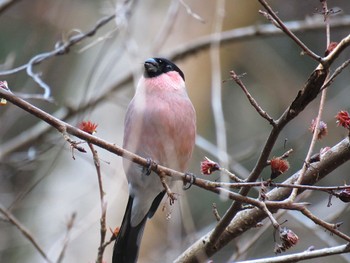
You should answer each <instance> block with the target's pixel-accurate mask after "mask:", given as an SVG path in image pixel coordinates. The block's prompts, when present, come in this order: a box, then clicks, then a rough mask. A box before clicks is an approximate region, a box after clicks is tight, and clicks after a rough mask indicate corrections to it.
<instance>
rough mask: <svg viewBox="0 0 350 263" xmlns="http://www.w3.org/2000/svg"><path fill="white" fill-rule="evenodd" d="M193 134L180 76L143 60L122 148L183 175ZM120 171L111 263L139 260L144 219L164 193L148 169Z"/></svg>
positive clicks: (128, 165)
mask: <svg viewBox="0 0 350 263" xmlns="http://www.w3.org/2000/svg"><path fill="white" fill-rule="evenodd" d="M195 133H196V114H195V110H194V108H193V105H192V103H191V101H190V99H189V97H188V95H187V91H186V86H185V77H184V74H183V72H182V71H181V70H180V69H179V68H178V67H177V66H176V65H175V64H174V63H172V62H171V61H169V60H167V59H164V58H150V59H147V60H146V61H145V62H144V73H143V76H142V77H141V78H140V80H139V83H138V85H137V89H136V93H135V96H134V98H133V99H132V101H131V102H130V104H129V106H128V109H127V112H126V116H125V127H124V142H123V147H124V148H125V149H127V150H129V151H131V152H134V153H136V154H138V155H140V156H142V157H144V158H147V159H148V160H152V161H153V162H155V163H157V164H160V165H163V166H166V167H169V168H172V169H175V170H178V171H181V172H184V171H185V170H186V169H187V166H188V163H189V160H190V158H191V155H192V151H193V147H194V143H195ZM123 167H124V171H125V173H126V176H127V179H128V183H129V200H128V204H127V206H126V211H125V214H124V218H123V221H122V225H121V227H120V230H119V233H118V235H117V238H116V242H115V244H114V250H113V263H133V262H136V261H137V258H138V251H139V248H140V243H141V238H142V234H143V230H144V227H145V224H146V221H147V218H151V217H152V216H153V215H154V213H155V212H156V210H157V208H158V206H159V204H160V202H161V200H162V198H163V196H164V194H165V189H164V186H163V185H162V183H161V181H160V178H159V176H158V175H157V174H156V173H154V172H152V171H151V169H147V168H145V167H142V166H140V165H137V164H135V163H132V162H130V161H128V160H126V159H124V160H123ZM167 180H171V179H170V177H168V179H167ZM167 183H170V181H167Z"/></svg>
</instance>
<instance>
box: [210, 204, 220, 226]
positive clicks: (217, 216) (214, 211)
mask: <svg viewBox="0 0 350 263" xmlns="http://www.w3.org/2000/svg"><path fill="white" fill-rule="evenodd" d="M212 209H213V214H214V217H215V219H216V221H218V222H219V221H220V220H221V216H220V215H219V212H218V208H217V207H216V203H213V205H212Z"/></svg>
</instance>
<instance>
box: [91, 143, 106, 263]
mask: <svg viewBox="0 0 350 263" xmlns="http://www.w3.org/2000/svg"><path fill="white" fill-rule="evenodd" d="M88 145H89V148H90V151H91V153H92V156H93V159H94V165H95V168H96V173H97V181H98V190H99V194H100V204H101V218H100V246H99V248H98V253H97V259H96V263H102V261H103V253H104V250H105V246H104V243H105V239H106V232H107V228H106V213H107V204H106V201H105V198H104V196H105V193H104V190H103V181H102V174H101V164H100V158H99V157H98V154H97V151H96V150H95V148H94V146H93V144H92V143H88Z"/></svg>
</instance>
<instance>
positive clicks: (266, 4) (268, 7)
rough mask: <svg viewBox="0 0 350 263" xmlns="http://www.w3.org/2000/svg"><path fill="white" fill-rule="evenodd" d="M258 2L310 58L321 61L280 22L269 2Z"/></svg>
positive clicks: (260, 0) (263, 0)
mask: <svg viewBox="0 0 350 263" xmlns="http://www.w3.org/2000/svg"><path fill="white" fill-rule="evenodd" d="M259 2H260V4H261V5H262V6H263V7H264V8H265V9H266V11H267V12H268V13H269V15H270V16H271V17H272V18H273V19H274V20H275V21H276V23H277V24H278V25H279V27H280V29H281V30H282V31H283V32H284V33H285V34H286V35H287V36H289V37H290V38H291V39H292V40H293V41H294V42H295V43H296V44H297V45H298V46H299V47H301V49H302V50H303V51H304V52H305V53H306V54H307V55H308V56H310V57H311V58H312V59H314V60H316V61H318V62H322V58H321V57H320V56H318V55H316V54H315V53H314V52H312V51H311V50H310V49H309V48H308V47H307V46H306V45H305V44H304V43H303V42H302V41H301V40H300V39H299V38H298V37H297V36H296V35H294V34H293V33H292V31H290V30H289V29H288V27H286V25H285V24H284V23H283V22H282V20H281V19H280V18H279V17H278V16H277V15H276V13H275V12H274V11H273V10H272V8H271V7H270V6H269V4H268V3H267V2H266V1H265V0H259Z"/></svg>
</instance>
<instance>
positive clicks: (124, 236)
mask: <svg viewBox="0 0 350 263" xmlns="http://www.w3.org/2000/svg"><path fill="white" fill-rule="evenodd" d="M164 194H165V192H161V193H160V194H159V195H158V196H157V197H156V198H155V199H154V201H153V203H152V206H151V208H150V211H149V212H148V214H147V215H145V217H144V218H143V219H142V221H141V222H140V223H139V224H138V225H137V226H135V227H133V226H131V224H130V222H131V208H132V203H133V201H134V199H133V198H132V197H131V196H129V200H128V204H127V206H126V210H125V214H124V218H123V222H122V225H121V227H120V230H119V233H118V235H117V239H116V241H115V243H114V248H113V259H112V263H135V262H136V261H137V257H138V254H139V247H140V243H141V238H142V234H143V230H144V228H145V224H146V220H147V217H149V218H150V217H152V216H153V214H154V213H155V211H156V210H157V208H158V206H159V204H160V202H161V201H162V198H163V196H164Z"/></svg>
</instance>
